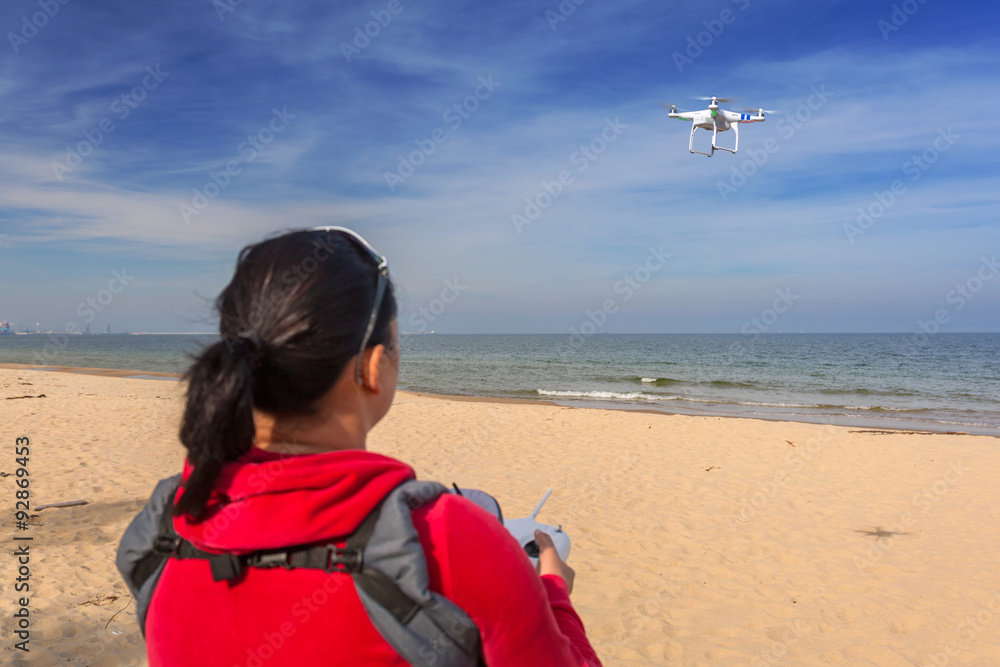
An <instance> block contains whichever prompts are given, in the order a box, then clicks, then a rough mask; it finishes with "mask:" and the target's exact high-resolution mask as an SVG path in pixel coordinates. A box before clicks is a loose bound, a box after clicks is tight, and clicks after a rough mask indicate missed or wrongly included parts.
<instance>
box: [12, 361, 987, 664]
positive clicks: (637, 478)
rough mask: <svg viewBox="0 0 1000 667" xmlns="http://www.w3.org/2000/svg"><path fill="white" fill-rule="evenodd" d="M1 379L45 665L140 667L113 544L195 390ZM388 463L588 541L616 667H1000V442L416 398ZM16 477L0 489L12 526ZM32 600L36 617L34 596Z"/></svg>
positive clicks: (605, 654)
mask: <svg viewBox="0 0 1000 667" xmlns="http://www.w3.org/2000/svg"><path fill="white" fill-rule="evenodd" d="M127 375H147V376H149V375H153V374H149V373H142V372H138V371H137V372H112V373H93V372H91V373H70V372H53V371H37V370H29V369H28V368H27V367H25V368H18V367H15V366H12V365H9V364H8V365H6V366H5V367H4V366H0V408H2V410H3V413H2V414H3V418H2V423H3V426H4V428H3V432H4V435H3V437H4V440H5V442H4V451H5V456H4V459H3V463H2V464H0V471H3V472H6V473H14V471H15V469H16V467H17V464H16V463H15V455H14V448H15V438H18V437H21V436H26V437H28V438H30V449H31V454H30V461H29V462H28V466H27V467H28V470H29V472H30V480H31V485H30V490H31V503H32V506H33V507H34V506H35V505H37V504H44V503H55V502H60V501H69V500H77V499H80V500H86V501H88V504H86V505H81V506H75V507H65V508H51V509H44V510H34V509H33V510H32V511H31V514H32V515H33V516H32V517H31V519H30V521H29V527H28V529H27V530H17V531H15V530H14V529H13V528H11V526H12V525H13V519H12V518H11V517H10V515H8V520H7V521H5V526H7V528H6V529H5V534H6V535H7V538H6V544H7V545H8V546H10V545H12V544H15V542H14V541H13V537H14V536H15V533H16V535H17V536H30V537H32V538H33V539H32V541H31V542H30V550H31V552H30V553H31V558H30V572H31V573H30V577H31V578H30V585H31V590H30V606H29V609H30V619H31V626H30V631H31V636H30V642H31V643H30V649H31V651H30V653H29V654H23V653H22V652H20V651H17V650H15V649H14V644H15V642H16V641H17V639H16V638H15V635H14V630H15V627H14V625H15V624H14V614H15V612H16V611H17V609H18V607H17V605H15V601H16V597H15V594H14V592H13V583H14V581H15V579H16V577H17V576H18V575H17V563H16V559H15V558H12V557H8V558H6V559H4V563H3V571H2V573H0V576H2V581H3V590H4V591H5V594H4V595H3V600H2V603H0V604H2V605H3V617H4V643H3V648H2V652H0V662H2V663H4V664H11V663H14V664H17V663H18V662H19V661H24V664H32V665H54V664H61V665H87V666H91V667H99V666H105V665H106V666H111V665H141V664H144V663H145V650H144V645H143V641H142V637H141V635H140V633H139V629H138V627H137V625H136V622H135V617H134V604H132V601H131V599H130V596H129V594H128V591H127V589H126V587H125V585H124V583H123V582H122V581H121V580H120V578H119V576H118V573H117V571H116V570H115V568H114V554H115V550H116V547H117V544H118V540H119V538H120V536H121V534H122V532H123V531H124V529H125V527H126V525H127V524H128V522H129V521H130V520H131V518H132V516H133V515H134V514H135V513H136V512H137V511H138V510H139V509H140V508H141V507H142V505H143V504H144V503H145V501H146V498H147V497H148V494H149V493H150V491H151V490H152V488H153V486H154V484H155V482H156V481H157V480H158V479H160V478H163V477H166V476H169V475H171V474H173V473H175V472H177V471H178V470H179V469H180V464H181V461H182V458H183V450H182V448H181V446H180V444H179V442H178V441H177V435H176V434H177V426H178V419H179V415H180V411H181V408H182V405H183V396H182V391H183V386H182V384H181V383H179V382H175V381H172V380H170V379H169V377H168V376H167V375H166V374H161V376H162V377H166V378H168V379H165V380H164V379H133V378H128V377H123V376H127ZM368 446H369V449H371V450H373V451H377V452H381V453H384V454H388V455H390V456H395V457H398V458H400V459H402V460H404V461H407V462H408V463H410V464H411V465H413V467H414V468H415V469H416V470H417V473H418V475H419V476H420V477H422V478H426V479H436V480H439V481H441V482H443V483H445V484H449V485H450V484H451V483H452V482H456V483H458V484H459V485H461V486H465V487H477V488H481V489H484V490H486V491H489V492H491V493H492V494H494V495H495V496H496V497H497V499H498V500H499V501H500V503H501V505H502V507H503V509H504V514H505V515H506V516H509V517H516V516H523V515H525V514H527V513H528V512H530V510H531V509H532V507H533V506H534V505H535V503H537V501H538V500H539V499H540V498H541V496H542V494H543V493H544V492H545V490H546V489H547V488H548V487H550V486H551V487H554V488H555V492H554V493H553V495H552V497H551V498H550V499H549V501H548V503H547V504H546V506H545V508H544V510H543V511H542V514H541V515H540V517H539V519H540V520H542V521H545V522H548V523H557V524H561V525H562V527H563V528H564V529H565V530H566V531H567V532H568V534H569V535H570V537H571V538H572V540H573V550H572V554H571V556H570V559H569V562H570V564H571V565H572V566H573V567H574V568H575V569H576V572H577V579H576V588H575V590H574V592H573V601H574V604H575V606H576V608H577V610H578V611H579V613H580V615H581V616H582V618H583V620H584V623H585V624H586V627H587V631H588V635H589V637H590V639H591V641H592V643H593V645H594V647H595V648H596V649H597V651H598V653H599V655H600V656H601V658H602V659H603V661H604V663H605V664H606V665H672V664H676V665H713V664H717V665H748V664H751V665H767V664H773V665H920V666H923V665H1000V576H998V575H997V571H996V558H997V554H998V553H1000V504H998V503H997V502H996V480H998V479H1000V440H998V439H997V438H994V437H988V436H968V435H947V434H927V433H916V432H884V431H875V432H873V431H870V430H866V429H859V428H851V427H844V426H829V425H816V424H802V423H790V422H776V421H761V420H749V419H729V418H717V417H690V416H682V415H664V414H651V413H643V412H631V411H621V410H619V411H612V410H597V409H582V408H569V407H562V406H558V405H553V404H545V403H541V402H517V401H489V400H468V399H464V400H452V399H448V398H444V397H435V396H427V395H419V394H412V393H400V394H398V395H397V398H396V401H395V405H394V407H393V409H392V411H391V412H390V413H389V415H388V417H387V418H386V419H385V420H384V421H383V422H382V423H381V424H379V425H378V427H377V428H376V429H375V430H374V431H373V432H372V434H371V436H370V439H369V443H368ZM16 479H17V477H15V476H13V475H12V476H4V477H2V478H0V490H2V493H3V495H4V498H5V503H6V505H5V506H6V507H7V508H8V510H9V511H12V510H13V508H14V503H15V491H16V490H17V487H16V486H15V482H16ZM19 595H20V594H19Z"/></svg>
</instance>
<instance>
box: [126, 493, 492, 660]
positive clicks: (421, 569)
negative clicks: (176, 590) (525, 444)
mask: <svg viewBox="0 0 1000 667" xmlns="http://www.w3.org/2000/svg"><path fill="white" fill-rule="evenodd" d="M179 484H180V475H175V476H173V477H170V478H167V479H164V480H161V481H160V482H159V484H157V486H156V489H155V490H154V491H153V495H152V496H151V497H150V499H149V502H148V503H147V504H146V507H145V508H143V510H142V511H141V512H140V513H139V514H138V515H137V516H136V517H135V519H133V520H132V523H131V524H130V525H129V527H128V529H127V530H126V531H125V535H124V536H123V537H122V541H121V544H120V545H119V547H118V558H117V561H116V565H117V567H118V571H119V572H120V573H121V575H122V577H123V578H124V579H125V583H126V584H127V585H128V587H129V590H130V591H131V592H132V596H133V597H134V598H135V600H136V607H137V616H138V620H139V627H140V628H141V629H142V631H143V635H145V625H146V612H147V611H148V609H149V603H150V600H151V599H152V597H153V591H154V590H155V588H156V584H157V582H158V580H159V578H160V574H161V573H162V572H163V568H164V566H165V564H166V562H167V560H168V559H169V558H202V559H205V560H208V561H209V563H210V565H211V569H212V576H213V577H214V578H215V580H216V581H222V580H232V579H235V578H236V577H238V576H239V575H240V574H241V573H242V571H243V570H244V569H245V568H247V567H261V568H270V567H285V568H295V567H305V568H315V569H322V570H326V571H327V572H329V573H330V574H331V576H338V575H339V576H343V575H344V574H350V576H351V578H352V579H353V580H354V584H355V588H356V589H357V592H358V596H359V597H360V598H361V602H362V604H363V605H364V607H365V610H366V611H367V612H368V617H369V619H371V622H372V624H373V625H374V626H375V628H376V629H377V630H378V632H379V634H381V635H382V637H383V638H384V639H385V640H386V641H387V642H388V643H389V644H390V645H391V646H392V647H393V648H394V649H395V650H396V652H397V653H399V655H400V656H402V657H403V659H404V660H406V661H407V662H409V663H410V664H412V665H416V666H418V667H423V666H427V667H430V666H432V665H434V666H438V665H459V666H463V667H464V666H469V667H472V666H474V665H482V664H484V662H483V659H482V655H481V647H480V638H479V629H478V628H477V627H476V624H475V623H474V622H473V621H472V619H471V618H469V616H468V614H466V613H465V612H464V611H463V610H462V609H461V608H460V607H458V605H456V604H454V603H453V602H451V601H450V600H448V599H447V598H445V597H444V596H441V595H439V594H437V593H435V592H433V591H431V590H430V589H429V588H428V579H427V561H426V560H425V558H424V553H423V549H422V548H421V546H420V540H419V538H418V536H417V531H416V529H415V528H414V527H413V520H412V517H411V516H410V511H411V510H413V509H416V508H418V507H421V506H423V505H426V504H427V503H429V502H431V501H433V500H434V499H436V498H437V497H438V496H439V495H441V494H442V493H448V490H447V489H446V488H445V487H444V486H443V485H441V484H438V483H436V482H422V481H417V480H410V481H408V482H404V483H403V484H401V485H399V486H397V487H396V488H395V489H393V491H391V492H390V493H389V495H387V496H386V497H385V498H384V499H383V500H382V502H381V503H380V504H379V505H378V506H376V507H375V509H374V510H372V512H371V513H370V514H369V515H368V517H367V518H366V519H365V520H364V521H363V522H362V523H361V526H359V527H358V529H357V530H356V531H355V532H354V533H353V534H351V535H350V536H348V537H347V542H346V544H345V545H344V547H343V548H338V547H336V546H335V545H334V544H324V545H319V546H317V545H304V546H292V547H287V548H284V549H272V550H266V551H256V552H253V553H250V554H245V555H240V556H236V555H233V554H210V553H207V552H204V551H201V550H199V549H197V548H196V547H195V546H194V545H192V544H191V543H190V542H188V541H187V540H184V539H183V538H181V537H180V536H178V535H177V533H176V531H175V530H174V528H173V521H172V520H171V512H170V506H171V504H172V501H173V498H174V496H175V495H176V492H177V487H178V485H179ZM456 491H457V492H458V493H460V494H461V495H465V496H472V497H470V500H472V501H473V502H475V503H476V504H478V505H480V506H483V507H484V508H485V509H487V511H492V512H493V513H494V514H496V515H497V516H500V508H499V505H497V503H496V501H495V500H494V499H493V498H492V497H491V496H489V495H488V494H485V493H482V492H474V491H473V492H470V491H464V492H463V491H459V490H458V489H457V487H456Z"/></svg>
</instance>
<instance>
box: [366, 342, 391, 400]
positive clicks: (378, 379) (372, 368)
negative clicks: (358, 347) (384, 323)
mask: <svg viewBox="0 0 1000 667" xmlns="http://www.w3.org/2000/svg"><path fill="white" fill-rule="evenodd" d="M365 353H366V354H368V358H367V360H366V361H365V362H364V363H363V364H362V367H361V382H362V385H363V386H364V387H365V388H366V389H368V391H370V392H372V393H373V394H378V393H380V392H381V391H382V369H383V368H384V365H385V364H387V363H389V357H388V356H387V354H386V350H385V345H381V344H379V345H376V346H375V347H371V348H369V349H368V350H365Z"/></svg>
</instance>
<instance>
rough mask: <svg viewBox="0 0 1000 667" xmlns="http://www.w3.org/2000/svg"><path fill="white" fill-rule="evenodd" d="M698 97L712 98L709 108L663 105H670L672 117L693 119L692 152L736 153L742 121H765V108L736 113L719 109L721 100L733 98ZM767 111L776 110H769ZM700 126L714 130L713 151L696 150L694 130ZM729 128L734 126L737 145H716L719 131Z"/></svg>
mask: <svg viewBox="0 0 1000 667" xmlns="http://www.w3.org/2000/svg"><path fill="white" fill-rule="evenodd" d="M698 99H702V100H711V102H709V104H708V108H707V109H703V110H700V111H677V105H675V104H669V105H667V104H664V105H663V106H665V107H667V106H669V107H670V113H669V114H667V115H669V116H670V117H671V118H676V119H678V120H689V121H691V141H690V142H688V150H689V151H691V152H692V153H698V154H699V155H707V156H708V157H712V154H713V153H715V151H729V152H730V153H735V152H736V151H737V150H738V149H739V147H740V123H763V122H764V120H765V119H764V109H757V112H756V114H755V113H754V112H753V109H748V111H749V113H736V112H735V111H726V110H725V109H719V102H722V103H723V104H725V103H726V102H733V101H734V100H733V99H732V98H727V97H701V98H698ZM767 113H774V112H773V111H768V112H767ZM699 127H700V128H702V129H704V130H711V131H712V152H711V153H706V152H704V151H696V150H695V149H694V131H695V130H697V129H698V128H699ZM729 128H732V129H733V131H734V132H735V133H736V145H735V146H733V147H732V148H726V147H725V146H718V145H716V143H715V138H716V137H717V136H718V134H719V132H725V131H726V130H728V129H729Z"/></svg>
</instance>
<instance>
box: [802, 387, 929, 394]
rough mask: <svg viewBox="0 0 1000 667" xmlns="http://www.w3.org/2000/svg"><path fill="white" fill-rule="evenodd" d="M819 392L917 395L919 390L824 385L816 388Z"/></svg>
mask: <svg viewBox="0 0 1000 667" xmlns="http://www.w3.org/2000/svg"><path fill="white" fill-rule="evenodd" d="M818 391H819V393H821V394H836V395H845V396H850V395H855V396H919V395H920V392H917V391H912V390H910V389H901V388H896V389H888V390H879V389H868V388H867V387H858V388H857V389H836V388H833V387H826V388H823V389H819V390H818Z"/></svg>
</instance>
